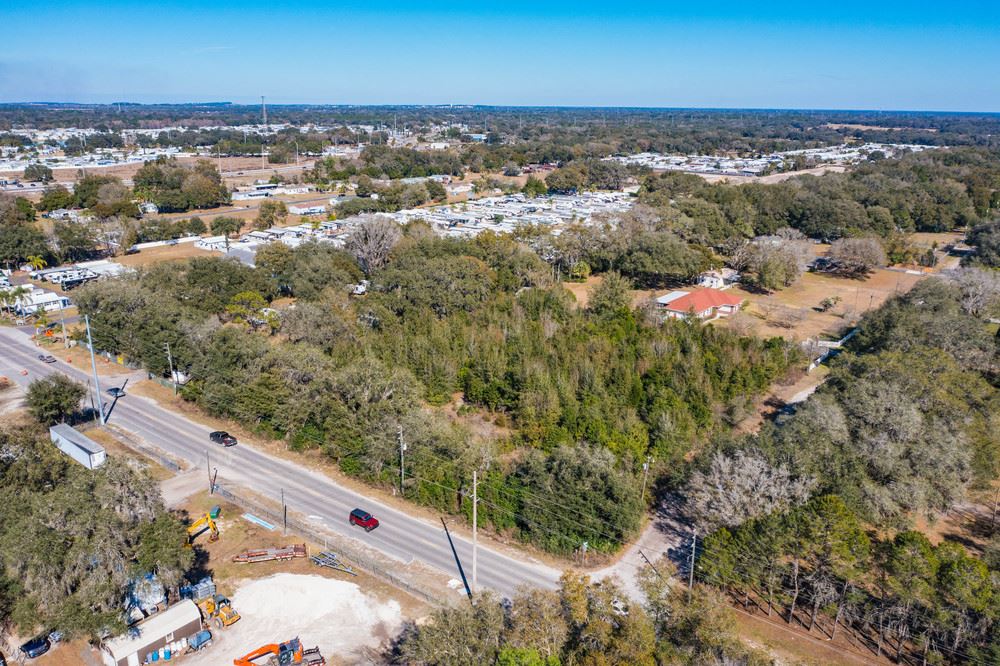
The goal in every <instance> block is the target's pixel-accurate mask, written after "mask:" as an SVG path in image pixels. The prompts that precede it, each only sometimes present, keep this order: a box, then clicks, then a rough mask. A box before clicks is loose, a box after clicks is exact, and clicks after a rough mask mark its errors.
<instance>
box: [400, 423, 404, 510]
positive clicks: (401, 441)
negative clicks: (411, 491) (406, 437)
mask: <svg viewBox="0 0 1000 666" xmlns="http://www.w3.org/2000/svg"><path fill="white" fill-rule="evenodd" d="M404 451H406V443H405V442H404V441H403V426H399V496H400V497H403V496H404V493H403V481H404V475H405V472H404V471H403V469H404V468H403V452H404Z"/></svg>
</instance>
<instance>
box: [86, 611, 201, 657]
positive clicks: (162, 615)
mask: <svg viewBox="0 0 1000 666" xmlns="http://www.w3.org/2000/svg"><path fill="white" fill-rule="evenodd" d="M200 630H201V612H200V611H199V610H198V607H197V606H196V605H195V604H194V602H193V601H191V600H190V599H184V600H183V601H180V602H178V603H176V604H174V605H173V606H171V607H170V608H168V609H167V610H165V611H160V612H159V613H156V614H155V615H152V616H150V617H148V618H146V619H145V620H143V621H142V622H140V623H139V624H137V625H135V626H133V627H130V628H129V630H128V631H127V632H126V633H125V635H123V636H118V637H116V638H112V639H109V640H107V641H104V644H103V645H102V646H101V650H102V652H103V655H102V656H103V657H104V664H105V666H139V664H145V663H147V662H148V660H149V657H150V655H151V654H152V653H154V652H159V650H161V649H170V650H171V658H172V657H173V656H174V654H175V653H178V652H179V651H183V649H184V646H185V645H186V640H187V638H188V637H189V636H191V635H192V634H196V633H198V632H199V631H200ZM157 657H159V655H157ZM157 661H159V658H158V659H157Z"/></svg>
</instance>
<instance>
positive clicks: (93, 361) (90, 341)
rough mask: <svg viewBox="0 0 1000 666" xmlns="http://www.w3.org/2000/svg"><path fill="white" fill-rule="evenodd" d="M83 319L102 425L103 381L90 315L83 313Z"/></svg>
mask: <svg viewBox="0 0 1000 666" xmlns="http://www.w3.org/2000/svg"><path fill="white" fill-rule="evenodd" d="M83 321H84V323H86V324H87V346H88V347H90V367H91V368H93V370H94V386H95V387H96V391H95V393H97V415H98V418H99V419H100V423H101V425H104V423H105V421H104V401H102V400H101V381H100V380H99V379H98V378H97V359H95V358H94V341H93V339H92V338H91V337H90V315H83Z"/></svg>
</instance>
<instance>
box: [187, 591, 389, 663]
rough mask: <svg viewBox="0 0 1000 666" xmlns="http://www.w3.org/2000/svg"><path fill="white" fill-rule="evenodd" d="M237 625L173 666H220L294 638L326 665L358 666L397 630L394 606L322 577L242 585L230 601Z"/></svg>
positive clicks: (222, 632) (217, 632)
mask: <svg viewBox="0 0 1000 666" xmlns="http://www.w3.org/2000/svg"><path fill="white" fill-rule="evenodd" d="M232 601H233V607H234V608H235V609H236V610H237V611H238V612H239V614H240V615H241V616H242V619H241V620H240V621H239V622H237V623H236V624H234V625H233V626H231V627H227V628H225V629H222V630H221V631H216V630H215V629H214V628H213V630H212V633H213V634H214V636H215V642H214V644H213V645H212V646H211V647H209V648H207V649H206V650H204V651H203V652H201V653H200V654H194V655H189V656H187V657H185V658H183V659H182V660H179V661H178V666H219V665H220V664H231V663H233V659H235V658H237V657H241V656H243V655H244V654H246V653H248V652H250V651H251V650H255V649H256V648H258V647H260V646H262V645H266V644H268V643H283V642H285V641H288V640H290V639H292V638H295V637H296V636H298V637H299V638H300V639H301V640H302V644H303V645H304V646H305V647H306V648H311V647H313V646H319V648H320V651H321V652H322V653H323V656H325V657H326V660H327V663H331V662H332V663H337V664H342V663H348V664H353V663H361V662H364V661H366V660H365V658H364V656H363V652H364V650H365V648H376V647H378V646H379V645H380V644H382V643H383V641H385V640H386V639H387V638H389V637H391V636H394V635H395V634H396V633H397V632H398V631H399V629H400V627H401V625H402V622H403V618H402V614H401V609H400V606H399V604H398V603H397V602H395V601H389V602H388V603H382V602H380V601H378V600H377V599H376V598H375V597H373V596H371V595H368V594H365V593H364V592H363V591H362V590H361V588H359V587H358V586H357V585H355V584H354V583H349V582H346V581H341V580H334V579H331V578H323V577H322V576H302V575H298V574H276V575H274V576H271V577H269V578H264V579H261V580H251V581H247V582H246V583H245V584H243V585H242V586H241V587H240V588H239V589H238V590H237V591H236V594H234V595H233V597H232Z"/></svg>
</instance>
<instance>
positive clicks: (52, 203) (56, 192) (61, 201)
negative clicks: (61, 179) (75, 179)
mask: <svg viewBox="0 0 1000 666" xmlns="http://www.w3.org/2000/svg"><path fill="white" fill-rule="evenodd" d="M72 205H73V195H72V194H71V193H70V191H69V190H67V189H66V188H65V187H64V186H62V185H50V186H49V187H46V188H45V191H44V192H43V193H42V198H41V200H39V202H38V210H41V211H49V210H56V209H57V208H69V207H70V206H72Z"/></svg>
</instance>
